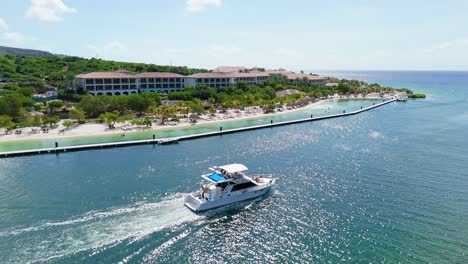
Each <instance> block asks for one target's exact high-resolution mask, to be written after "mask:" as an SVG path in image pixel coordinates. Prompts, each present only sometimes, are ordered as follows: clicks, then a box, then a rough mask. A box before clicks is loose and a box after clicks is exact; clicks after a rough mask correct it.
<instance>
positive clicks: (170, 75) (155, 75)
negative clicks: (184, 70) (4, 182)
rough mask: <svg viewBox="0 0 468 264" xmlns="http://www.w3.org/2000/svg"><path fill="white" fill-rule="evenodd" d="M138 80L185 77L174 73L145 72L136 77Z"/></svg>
mask: <svg viewBox="0 0 468 264" xmlns="http://www.w3.org/2000/svg"><path fill="white" fill-rule="evenodd" d="M136 76H137V77H138V78H182V77H185V76H184V75H181V74H177V73H172V72H143V73H139V74H137V75H136Z"/></svg>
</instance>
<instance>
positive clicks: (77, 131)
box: [0, 96, 385, 144]
mask: <svg viewBox="0 0 468 264" xmlns="http://www.w3.org/2000/svg"><path fill="white" fill-rule="evenodd" d="M384 98H385V97H384ZM379 99H382V98H381V97H375V96H374V97H370V96H368V97H355V98H340V97H334V98H330V99H324V100H319V101H315V102H313V103H310V104H307V105H305V106H303V107H299V108H293V109H285V108H283V109H284V110H283V111H275V112H273V113H264V112H262V111H261V110H258V109H257V111H255V112H251V111H246V110H232V109H229V110H227V113H216V114H215V116H211V115H210V114H207V115H201V118H200V119H199V120H198V121H197V123H195V124H193V123H190V121H189V118H183V119H181V121H179V122H178V123H177V124H175V125H168V124H165V125H160V124H156V123H153V124H152V126H151V127H142V128H137V127H132V129H131V130H127V131H124V130H122V128H123V127H126V124H124V123H116V127H115V128H114V129H109V128H108V126H107V125H106V124H98V123H92V124H83V125H78V126H75V127H73V128H71V129H69V130H66V131H65V132H64V133H60V128H63V127H61V126H58V127H56V128H53V129H50V130H49V133H38V134H32V133H31V132H30V131H31V130H32V128H31V127H27V128H22V129H21V130H29V133H28V132H26V133H27V134H26V133H25V134H20V135H17V134H10V135H5V134H1V135H0V144H2V143H8V142H10V143H11V142H25V141H35V140H53V139H56V140H60V139H82V138H88V137H104V136H112V135H123V136H122V138H123V139H124V138H126V137H128V136H131V135H135V134H138V133H143V132H151V131H154V132H157V131H164V130H170V129H184V128H189V127H197V126H203V125H207V124H216V123H224V122H234V121H239V120H248V119H256V118H265V117H270V116H278V115H282V114H288V113H294V112H298V111H304V110H313V109H317V108H319V107H320V105H322V104H324V103H327V102H330V101H333V100H379ZM129 140H131V139H129ZM123 141H124V140H123Z"/></svg>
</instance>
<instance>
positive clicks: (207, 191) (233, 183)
mask: <svg viewBox="0 0 468 264" xmlns="http://www.w3.org/2000/svg"><path fill="white" fill-rule="evenodd" d="M209 169H210V170H211V173H209V174H204V175H202V176H201V177H202V178H203V184H202V187H201V190H199V191H197V192H194V193H192V194H189V195H188V196H187V197H186V198H185V205H186V206H187V207H188V208H190V209H192V210H193V211H196V212H198V211H205V210H209V209H213V208H217V207H221V206H225V205H228V204H232V203H236V202H240V201H244V200H248V199H253V198H256V197H259V196H262V195H263V194H265V193H267V192H268V191H269V190H270V188H271V186H273V185H274V184H275V181H276V179H275V178H272V177H271V176H262V175H254V176H247V175H246V174H245V173H244V172H245V171H246V170H247V167H246V166H244V165H242V164H230V165H225V166H219V167H213V168H209Z"/></svg>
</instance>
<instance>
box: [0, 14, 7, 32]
mask: <svg viewBox="0 0 468 264" xmlns="http://www.w3.org/2000/svg"><path fill="white" fill-rule="evenodd" d="M7 29H8V24H7V22H6V21H5V20H3V18H1V17H0V30H7Z"/></svg>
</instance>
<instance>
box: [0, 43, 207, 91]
mask: <svg viewBox="0 0 468 264" xmlns="http://www.w3.org/2000/svg"><path fill="white" fill-rule="evenodd" d="M15 50H19V49H15ZM23 51H24V50H23ZM36 52H40V51H36ZM22 54H23V55H12V54H6V55H0V78H3V77H6V78H8V79H9V82H13V83H16V84H18V85H19V86H20V87H31V86H32V87H35V88H38V87H42V86H44V85H52V86H55V87H58V89H59V93H60V91H62V92H64V91H66V89H67V88H68V87H69V86H70V84H71V81H72V80H73V79H74V78H75V75H77V74H81V73H89V72H95V71H116V70H120V69H125V70H128V71H130V72H133V73H140V72H173V73H179V74H183V75H189V74H193V73H198V72H206V71H207V70H205V69H191V68H188V67H185V66H163V65H155V64H145V63H129V62H117V61H107V60H101V59H95V58H92V59H85V58H80V57H72V56H55V55H52V54H51V53H47V54H50V56H49V55H48V56H42V57H35V56H25V55H24V54H26V53H22ZM34 54H40V53H34Z"/></svg>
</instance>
